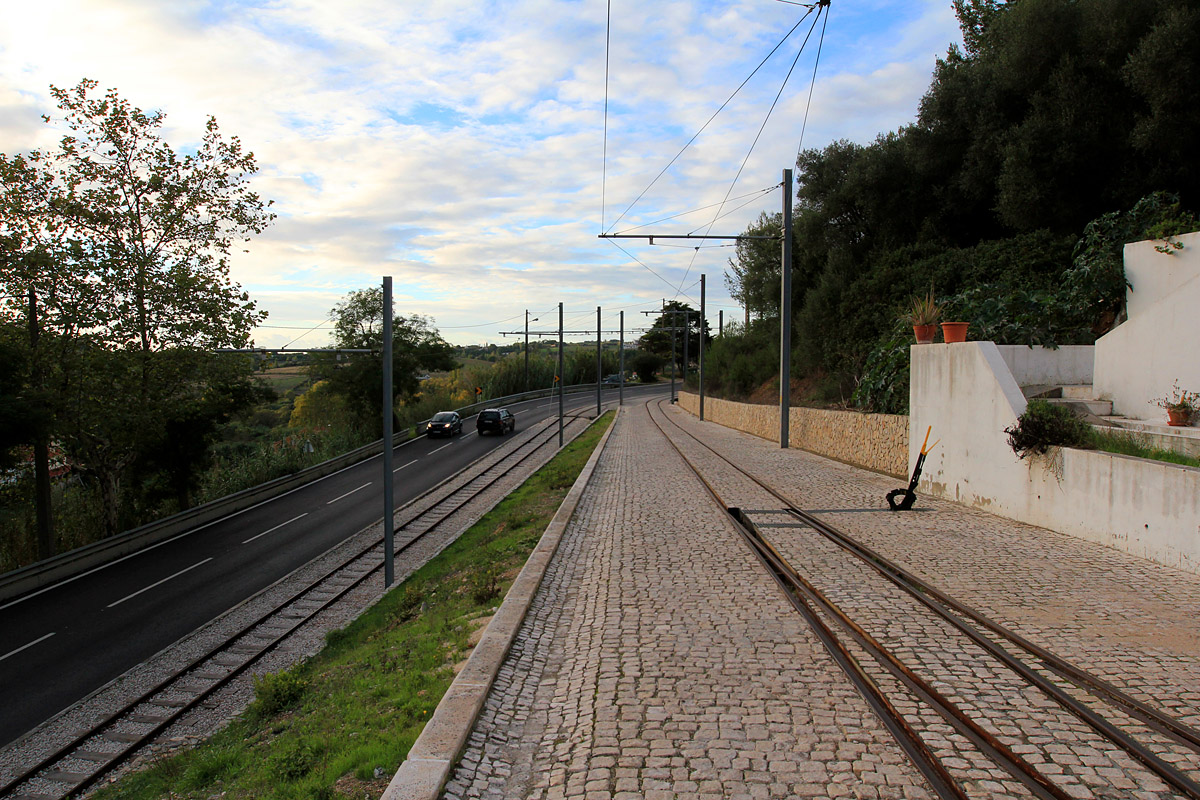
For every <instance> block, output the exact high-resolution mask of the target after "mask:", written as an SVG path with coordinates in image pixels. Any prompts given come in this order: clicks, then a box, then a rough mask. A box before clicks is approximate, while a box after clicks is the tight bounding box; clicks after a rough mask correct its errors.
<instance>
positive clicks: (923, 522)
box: [443, 405, 1200, 800]
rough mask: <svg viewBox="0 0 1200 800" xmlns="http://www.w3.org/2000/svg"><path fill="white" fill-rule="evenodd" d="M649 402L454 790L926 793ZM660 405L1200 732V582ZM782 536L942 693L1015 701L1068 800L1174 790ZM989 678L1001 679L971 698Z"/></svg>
mask: <svg viewBox="0 0 1200 800" xmlns="http://www.w3.org/2000/svg"><path fill="white" fill-rule="evenodd" d="M649 413H650V411H649V409H647V407H646V406H644V405H631V406H627V407H626V408H625V410H624V411H623V413H622V414H621V415H620V416H619V417H618V419H617V422H616V423H615V424H616V427H615V429H614V431H613V433H612V435H611V436H610V438H609V442H608V445H607V448H606V450H605V451H604V453H603V455H602V456H601V459H600V462H599V464H598V465H597V469H596V471H595V473H594V474H593V476H592V479H591V482H590V483H589V485H588V487H587V489H586V491H585V492H584V495H583V497H582V499H581V502H580V505H579V507H578V509H577V511H576V514H575V516H574V518H573V519H572V521H571V523H570V524H569V525H568V526H567V530H566V532H565V534H564V537H563V540H562V543H561V544H560V547H559V549H558V552H557V554H556V555H555V557H554V559H553V560H552V561H551V563H550V566H549V568H548V571H547V573H546V575H545V578H544V579H543V581H542V585H541V588H540V589H539V591H538V593H537V595H536V596H535V598H534V601H533V604H532V606H531V607H530V610H529V613H528V614H527V616H526V619H525V621H524V623H523V624H522V626H521V629H520V632H519V633H518V636H517V639H516V641H515V642H514V644H513V646H512V649H511V650H510V651H509V654H508V656H507V658H506V661H505V664H504V666H503V667H502V669H501V670H500V673H499V675H498V676H497V678H496V680H495V682H494V683H493V686H492V689H491V692H490V693H489V695H488V697H487V700H486V701H485V703H484V708H483V711H482V713H481V715H480V716H479V718H478V720H477V722H476V724H475V727H474V729H473V731H472V733H471V734H470V736H469V738H468V741H467V745H466V749H465V751H464V755H463V758H462V760H461V761H460V763H459V765H458V766H457V767H456V768H455V769H454V771H453V772H452V774H451V778H450V780H449V782H448V783H447V785H446V787H445V789H444V793H443V796H444V797H446V798H452V799H453V800H459V799H460V798H475V797H480V798H501V797H503V798H522V797H527V798H584V799H585V800H587V799H589V798H597V800H598V799H599V798H605V799H606V800H611V799H612V798H616V797H631V798H632V797H639V798H648V797H673V798H683V797H695V798H703V797H721V798H730V797H752V798H772V797H870V798H926V797H931V796H932V794H931V792H930V790H929V789H928V788H927V787H926V785H925V783H924V781H923V779H922V777H921V776H920V774H919V773H918V772H917V770H916V769H915V768H914V767H913V766H912V764H911V763H910V762H909V760H908V758H907V757H906V756H905V755H904V753H903V752H902V751H901V750H900V748H899V746H898V745H897V744H896V743H895V741H894V740H893V739H892V738H891V736H890V734H888V733H887V732H886V730H885V729H884V728H883V726H882V724H881V723H880V722H879V721H878V720H877V719H876V718H875V716H874V714H873V713H872V712H871V711H870V709H869V708H868V707H867V705H866V703H865V702H864V701H863V700H862V699H861V698H860V697H859V696H858V694H857V692H856V691H855V690H854V689H853V687H852V686H851V685H850V684H849V682H848V681H847V679H846V678H845V677H844V676H843V675H842V673H841V671H840V670H839V669H838V668H837V667H836V666H835V665H834V663H833V662H832V660H831V659H830V658H829V656H828V655H827V653H826V652H825V650H824V649H823V647H822V646H821V645H820V644H819V643H818V642H817V640H816V639H815V637H814V636H813V635H812V634H811V633H810V632H809V630H808V628H807V626H806V625H805V623H804V622H803V620H802V619H801V618H800V617H799V616H798V615H797V614H796V613H795V611H794V610H793V609H792V608H791V606H790V604H789V603H788V602H787V601H786V600H785V599H784V597H783V595H782V593H781V592H780V591H779V589H778V588H777V587H776V586H775V584H774V582H773V581H772V580H771V579H770V578H769V577H768V576H767V575H766V573H765V572H764V571H763V570H762V569H761V567H760V566H759V565H758V563H757V561H756V560H755V559H754V557H753V556H752V555H751V554H750V552H749V550H748V548H747V547H746V546H745V545H744V544H742V542H741V541H740V540H739V539H738V537H737V536H736V534H735V533H734V531H733V529H732V528H731V526H730V525H729V524H728V522H727V520H726V517H725V515H724V514H723V513H722V512H721V510H720V509H719V508H718V507H717V506H716V505H715V504H714V503H713V502H712V500H711V498H710V497H709V496H708V495H707V494H706V492H705V491H704V489H703V487H702V485H701V484H700V483H699V481H697V480H696V479H695V478H694V476H691V475H690V473H688V472H687V471H686V469H685V467H684V466H683V464H682V462H681V461H680V459H679V456H678V455H677V454H676V453H675V452H674V451H673V450H672V449H671V448H670V447H669V446H668V445H667V444H666V443H665V442H664V441H663V440H662V434H661V433H660V432H659V431H658V429H657V428H656V427H654V425H653V424H652V423H651V421H650V418H649ZM655 413H658V412H657V411H656V412H655ZM666 413H667V414H669V415H670V416H671V418H672V419H673V420H675V421H676V422H678V423H679V424H680V425H682V426H683V427H684V428H685V429H687V430H689V431H691V432H693V433H695V434H696V435H697V436H699V437H701V439H702V440H703V441H705V442H706V443H707V444H709V445H710V446H712V447H714V448H716V449H717V450H718V451H719V452H722V453H725V454H727V455H728V456H729V457H731V458H733V459H734V460H735V461H737V462H738V463H739V465H742V466H743V467H745V468H748V469H750V470H751V471H752V472H754V473H755V474H756V475H758V476H759V477H760V478H761V479H763V480H765V481H766V482H768V483H770V484H772V485H773V486H775V488H776V489H777V490H780V491H782V492H783V493H784V494H786V495H787V496H788V497H789V499H790V500H791V501H792V502H793V503H795V504H796V505H797V506H799V507H801V508H804V509H806V510H810V511H811V512H812V513H815V514H817V515H818V516H821V517H822V518H825V519H827V520H828V521H829V522H830V523H831V524H833V525H835V526H837V527H838V528H840V529H842V530H844V531H846V532H847V533H849V534H851V535H853V536H855V537H857V538H860V539H862V540H864V541H865V542H866V543H867V544H868V545H869V546H871V547H873V548H875V549H877V550H879V551H881V552H882V553H883V554H884V555H886V556H888V557H889V558H891V559H893V560H895V561H897V562H899V563H901V564H903V565H904V566H906V567H908V568H909V569H910V570H912V571H914V572H916V573H918V574H920V575H922V576H924V577H925V578H926V579H927V580H929V581H930V582H931V583H933V584H935V585H937V586H938V587H939V588H941V589H943V590H945V591H947V592H948V593H949V594H951V595H953V596H955V597H957V598H959V599H960V600H963V601H964V602H966V603H967V604H969V605H972V606H974V607H976V608H978V609H980V610H981V611H984V612H985V613H987V614H989V615H991V616H993V617H994V618H997V619H998V620H999V621H1001V622H1002V623H1003V624H1005V625H1006V626H1008V627H1010V628H1013V629H1014V630H1016V631H1017V632H1019V633H1021V634H1022V635H1024V636H1026V637H1027V638H1030V639H1032V640H1034V641H1035V642H1037V643H1039V644H1041V645H1043V646H1045V647H1047V648H1048V649H1051V650H1054V651H1055V652H1058V653H1060V654H1062V655H1064V656H1066V657H1067V658H1069V659H1071V660H1073V661H1075V662H1076V663H1077V664H1079V665H1080V666H1082V667H1084V668H1085V669H1088V670H1090V671H1092V672H1095V673H1097V674H1099V675H1101V676H1102V677H1104V678H1105V679H1106V680H1109V681H1110V682H1112V683H1114V684H1116V685H1118V686H1120V687H1121V688H1123V689H1124V690H1126V691H1128V692H1129V693H1130V694H1133V695H1134V696H1136V697H1138V698H1139V699H1141V700H1143V701H1145V702H1148V703H1150V704H1151V705H1156V706H1159V707H1161V708H1163V709H1164V710H1167V711H1168V712H1170V713H1173V714H1175V715H1177V716H1180V717H1182V718H1183V719H1184V721H1185V722H1188V723H1189V724H1191V725H1193V726H1198V727H1200V633H1198V630H1197V624H1196V612H1197V611H1200V578H1197V577H1196V576H1194V575H1190V574H1188V573H1184V572H1182V571H1178V570H1172V569H1170V568H1167V567H1162V566H1160V565H1157V564H1153V563H1151V562H1147V561H1143V560H1141V559H1138V558H1136V557H1134V556H1130V555H1128V554H1124V553H1120V552H1118V551H1114V550H1108V549H1106V548H1103V547H1100V546H1098V545H1095V544H1092V543H1089V542H1084V541H1082V540H1077V539H1073V538H1071V537H1068V536H1063V535H1060V534H1055V533H1052V532H1049V531H1045V530H1043V529H1038V528H1033V527H1031V526H1027V525H1022V524H1020V523H1015V522H1012V521H1009V520H1004V519H1001V518H997V517H994V516H991V515H988V514H985V513H983V512H981V511H978V510H976V509H970V508H967V507H964V506H958V505H955V504H952V503H948V502H942V501H932V500H929V499H927V498H920V499H919V501H918V506H917V509H916V510H914V511H913V512H909V513H907V514H891V513H890V512H888V511H887V510H886V503H885V502H884V499H883V498H884V495H885V494H886V492H887V491H888V490H890V489H892V488H896V485H898V484H897V481H896V479H895V478H889V477H886V476H881V475H878V474H875V473H871V472H867V471H865V470H861V469H856V468H853V467H850V466H847V465H845V464H841V463H839V462H834V461H831V460H828V459H824V458H821V457H818V456H814V455H811V454H808V453H804V452H803V451H796V450H787V451H785V450H781V449H779V448H778V446H777V445H774V444H772V443H770V442H766V441H764V440H762V439H758V438H756V437H752V436H749V435H747V434H743V433H740V432H738V431H733V430H730V429H725V428H721V427H719V426H716V425H713V424H711V423H702V422H699V421H698V420H696V419H695V418H694V417H691V416H690V415H688V414H686V413H684V412H682V411H681V410H679V409H677V408H672V407H666ZM668 432H670V429H669V428H668ZM672 438H673V439H678V440H679V443H680V446H681V447H684V449H685V452H686V453H688V455H689V458H693V457H694V458H695V459H696V460H697V461H698V462H699V463H701V464H702V465H703V467H702V469H703V471H704V474H705V477H706V479H708V480H709V481H710V482H713V483H714V485H715V486H716V487H717V490H718V491H719V492H721V494H722V496H723V497H736V498H743V499H741V500H739V502H744V503H747V505H745V506H744V507H754V506H752V505H749V504H750V503H759V504H760V506H759V507H761V508H767V507H768V506H767V505H766V504H765V503H766V501H764V500H763V499H762V498H763V493H762V491H761V489H755V488H754V487H753V484H752V483H750V482H749V481H746V480H745V479H744V478H740V477H738V476H736V474H734V473H732V472H731V471H730V470H728V469H727V468H722V467H721V466H720V465H719V462H718V461H717V459H715V457H712V456H711V454H709V455H708V456H704V455H703V454H702V452H701V451H700V449H699V448H698V447H696V446H694V445H693V446H690V447H689V446H687V445H685V442H684V440H683V438H682V437H680V436H678V435H674V436H672ZM732 504H735V503H731V505H732ZM775 505H776V506H777V505H778V501H775ZM781 530H783V529H772V530H771V535H772V536H773V537H775V536H779V533H780V531H781ZM780 541H781V542H782V547H781V549H783V550H785V551H786V552H785V555H786V556H787V557H788V558H789V559H795V563H797V564H802V565H803V568H804V570H811V571H812V573H813V574H814V575H816V576H819V577H820V579H821V580H822V581H824V582H825V583H826V585H827V586H828V593H829V595H830V597H831V599H835V600H836V602H838V603H839V604H844V605H845V606H846V607H847V609H848V610H853V611H854V612H855V613H856V614H858V613H862V614H865V615H867V617H868V618H871V617H872V615H873V617H874V621H873V623H872V625H871V627H872V633H873V635H876V636H877V637H878V638H879V639H880V640H881V641H885V642H886V643H887V644H888V645H892V646H896V647H897V648H898V649H899V650H901V651H905V652H906V653H907V654H908V655H911V656H913V657H914V658H916V659H917V660H918V661H919V662H920V663H921V667H922V669H927V670H929V672H930V674H932V675H935V676H936V677H937V679H938V681H939V689H940V690H942V691H945V692H946V693H947V694H949V695H950V696H951V697H953V698H954V699H956V700H958V701H961V702H963V703H965V704H967V705H968V706H970V707H973V708H976V709H978V711H979V713H981V714H983V713H984V712H987V713H994V712H995V711H996V709H1003V714H1002V715H1001V717H1000V719H1001V721H1000V722H999V723H995V724H994V725H993V732H994V733H996V735H998V736H999V737H1001V738H1002V740H1005V741H1006V742H1011V743H1012V744H1013V746H1014V749H1016V750H1017V751H1018V752H1021V753H1022V754H1023V755H1024V756H1025V757H1026V758H1027V759H1028V760H1029V761H1030V762H1031V763H1035V764H1038V765H1039V769H1042V770H1043V771H1044V772H1046V773H1047V774H1055V775H1056V776H1062V777H1063V784H1064V790H1065V791H1067V793H1068V794H1069V795H1071V796H1072V797H1081V798H1083V797H1129V796H1133V795H1134V794H1136V796H1138V797H1143V796H1144V797H1166V796H1171V795H1170V794H1169V792H1166V787H1165V786H1163V785H1162V784H1161V783H1159V782H1157V780H1156V779H1153V778H1152V777H1151V778H1150V779H1149V780H1146V776H1145V774H1144V772H1142V771H1141V770H1140V768H1139V767H1138V766H1137V765H1136V764H1131V763H1130V761H1131V760H1130V759H1129V757H1128V756H1126V755H1125V754H1124V753H1123V752H1122V751H1119V750H1116V749H1114V748H1113V746H1112V745H1110V744H1108V743H1107V742H1103V741H1101V740H1099V739H1098V738H1097V737H1095V736H1094V735H1093V734H1091V732H1090V730H1089V729H1086V728H1084V727H1083V726H1082V725H1080V724H1079V723H1078V721H1076V720H1074V718H1064V716H1063V715H1062V714H1061V712H1060V711H1059V710H1058V707H1057V705H1056V704H1054V703H1053V702H1052V701H1047V700H1046V699H1045V698H1043V697H1040V696H1038V693H1036V692H1033V691H1032V690H1029V689H1025V688H1023V687H1021V686H1020V684H1019V683H1017V682H1015V681H1014V680H1013V678H1012V677H1011V676H1010V675H1006V674H1003V672H1002V671H998V670H997V669H996V668H995V667H991V666H988V665H986V664H985V663H984V661H983V660H982V659H980V658H978V657H977V654H975V653H973V652H971V651H970V650H965V651H964V650H957V651H955V652H949V649H948V648H945V647H943V646H941V644H942V642H943V641H944V640H945V639H946V637H948V636H953V634H952V633H951V632H950V631H949V630H947V628H946V626H945V625H944V623H938V622H935V621H932V620H930V619H927V618H924V617H922V616H921V615H920V614H919V613H918V612H916V611H915V610H914V609H913V608H912V605H913V604H912V602H911V601H910V600H907V598H906V596H904V595H901V594H900V593H898V592H896V593H889V592H879V591H875V590H872V591H867V590H865V589H864V588H863V587H862V583H863V580H864V579H865V578H864V576H865V574H866V573H865V572H864V571H863V568H861V567H856V566H854V565H853V564H851V563H850V562H848V561H846V560H845V559H844V558H842V557H840V556H839V555H838V554H837V553H835V552H834V551H833V550H832V549H831V548H829V547H828V546H826V545H824V544H822V543H821V542H820V541H818V537H816V536H815V534H813V533H812V532H811V531H808V533H807V535H806V534H805V533H804V532H797V531H795V530H786V531H784V533H783V536H782V538H781V539H780ZM979 678H983V679H984V680H986V681H987V682H988V683H987V685H988V687H989V688H988V690H986V691H978V690H972V689H970V688H969V686H970V685H971V684H970V680H971V679H979ZM885 679H886V676H885ZM885 679H881V680H880V683H881V684H883V683H884V682H885ZM889 693H890V692H889ZM897 705H898V706H900V707H901V709H902V711H904V712H905V713H906V715H909V716H910V717H911V719H910V721H913V720H915V721H918V722H920V723H921V724H922V725H923V726H924V727H923V732H924V733H926V734H927V736H928V741H929V742H930V746H931V747H932V748H933V749H934V750H935V752H938V753H939V754H940V755H943V756H945V757H947V758H950V759H955V761H954V769H955V770H956V777H961V778H962V779H963V781H964V785H967V786H968V791H969V794H970V795H971V796H972V797H1014V796H1020V797H1025V796H1029V794H1028V791H1027V790H1026V789H1025V788H1024V787H1023V786H1021V785H1020V784H1018V783H1016V782H1015V781H1014V780H1013V779H1012V778H1011V777H1010V776H1008V775H1007V773H1003V772H999V771H998V770H997V768H996V767H995V766H994V765H992V764H991V762H990V761H986V760H985V759H982V758H981V757H979V756H978V754H975V753H974V751H973V749H972V747H971V746H969V745H968V743H966V742H965V740H964V739H963V738H962V737H961V736H960V735H959V734H957V733H956V732H955V731H954V730H953V729H952V728H950V727H949V726H948V725H946V724H945V723H944V722H943V721H941V719H940V718H939V717H936V715H933V714H932V712H930V711H928V710H926V709H924V707H923V705H922V704H917V703H915V702H914V703H908V704H905V703H902V702H897ZM1046 728H1048V729H1049V730H1051V731H1054V733H1053V734H1047V733H1046ZM1039 731H1040V732H1039ZM1164 752H1166V751H1164ZM1171 755H1172V758H1174V759H1175V760H1176V761H1177V762H1178V763H1179V765H1180V766H1181V767H1183V768H1185V769H1188V770H1197V771H1200V764H1198V763H1195V761H1194V760H1189V757H1181V756H1178V754H1174V753H1172V754H1171ZM1164 757H1165V756H1164ZM1192 774H1193V775H1195V774H1197V773H1196V772H1193V773H1192ZM1056 779H1057V778H1056Z"/></svg>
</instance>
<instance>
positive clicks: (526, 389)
mask: <svg viewBox="0 0 1200 800" xmlns="http://www.w3.org/2000/svg"><path fill="white" fill-rule="evenodd" d="M525 391H527V392H528V391H529V309H528V308H527V309H525Z"/></svg>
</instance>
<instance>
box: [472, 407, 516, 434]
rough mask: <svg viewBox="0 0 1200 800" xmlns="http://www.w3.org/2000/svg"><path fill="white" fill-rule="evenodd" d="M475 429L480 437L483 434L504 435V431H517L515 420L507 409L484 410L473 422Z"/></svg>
mask: <svg viewBox="0 0 1200 800" xmlns="http://www.w3.org/2000/svg"><path fill="white" fill-rule="evenodd" d="M475 428H476V429H477V430H478V431H479V435H480V436H482V435H483V434H485V433H499V434H501V435H503V434H504V432H505V431H515V430H516V429H517V418H516V417H514V416H513V414H512V412H511V411H509V410H508V409H507V408H485V409H484V410H483V411H480V412H479V419H477V420H476V421H475Z"/></svg>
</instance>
